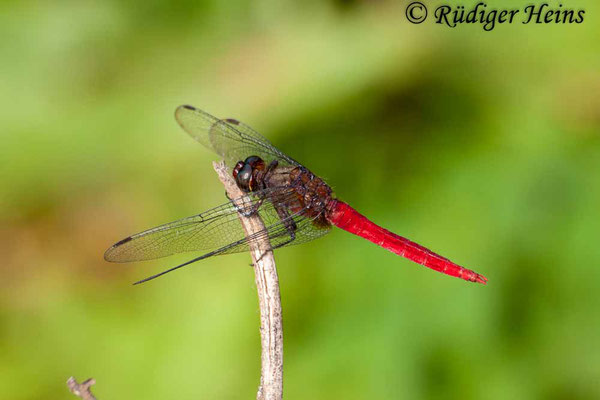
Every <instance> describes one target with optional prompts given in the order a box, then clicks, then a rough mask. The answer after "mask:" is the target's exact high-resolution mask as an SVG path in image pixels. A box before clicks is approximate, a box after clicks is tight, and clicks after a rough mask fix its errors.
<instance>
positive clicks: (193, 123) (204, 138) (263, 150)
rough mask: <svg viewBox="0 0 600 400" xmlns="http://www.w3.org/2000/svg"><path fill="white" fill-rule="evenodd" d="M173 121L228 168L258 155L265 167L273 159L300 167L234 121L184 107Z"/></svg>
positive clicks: (178, 109) (244, 126)
mask: <svg viewBox="0 0 600 400" xmlns="http://www.w3.org/2000/svg"><path fill="white" fill-rule="evenodd" d="M175 119H176V120H177V122H178V123H179V125H180V126H181V127H182V128H183V130H185V131H186V132H187V133H188V134H189V135H190V136H192V137H193V138H194V139H196V141H198V142H200V143H202V144H203V145H204V146H206V147H207V148H208V149H209V150H212V151H214V152H215V153H217V154H218V155H220V156H221V157H223V159H224V160H225V163H226V164H227V166H228V167H230V168H233V167H234V166H235V164H236V163H237V162H238V161H243V160H245V159H246V158H247V157H249V156H259V157H260V158H262V159H263V160H265V162H266V163H267V165H268V164H269V163H270V162H271V161H273V160H277V161H278V162H279V164H280V165H294V166H298V165H300V164H299V163H298V162H297V161H295V160H294V159H292V158H291V157H289V156H287V155H285V154H284V153H283V152H282V151H280V150H279V149H277V148H276V147H275V146H273V145H272V144H271V143H270V142H269V141H268V140H267V139H266V138H264V137H263V136H262V135H261V134H259V133H258V132H256V131H255V130H253V129H252V128H250V127H249V126H248V125H245V124H243V123H241V122H240V121H237V120H235V119H231V118H228V119H218V118H216V117H213V116H212V115H210V114H208V113H207V112H204V111H202V110H199V109H197V108H194V107H192V106H188V105H184V106H179V107H178V108H177V110H176V111H175Z"/></svg>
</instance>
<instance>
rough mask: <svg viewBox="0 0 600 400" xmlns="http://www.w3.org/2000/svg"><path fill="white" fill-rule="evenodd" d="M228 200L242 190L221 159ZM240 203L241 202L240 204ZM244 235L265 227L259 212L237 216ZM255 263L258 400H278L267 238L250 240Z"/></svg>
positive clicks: (278, 359) (278, 331)
mask: <svg viewBox="0 0 600 400" xmlns="http://www.w3.org/2000/svg"><path fill="white" fill-rule="evenodd" d="M213 168H214V169H215V171H216V173H217V175H218V176H219V179H220V180H221V182H222V183H223V186H225V190H226V191H227V195H228V196H229V198H230V199H234V200H233V201H234V202H235V201H236V200H235V199H239V198H243V197H244V195H245V194H244V192H242V190H241V189H240V188H239V187H238V186H237V185H236V184H235V181H234V180H233V177H232V176H231V175H230V174H229V173H228V171H227V168H226V167H225V164H224V163H223V161H221V162H219V163H213ZM240 205H241V204H240ZM239 217H240V222H241V223H242V226H243V227H244V231H245V232H246V237H248V236H250V235H252V234H254V233H256V232H260V231H262V230H263V229H264V228H265V226H264V224H263V221H262V220H261V218H260V216H259V215H258V214H254V215H250V216H243V215H241V214H240V215H239ZM249 247H250V255H251V257H252V262H253V266H254V275H255V282H256V289H257V291H258V303H259V306H260V339H261V340H260V342H261V374H260V386H259V387H258V393H257V395H256V398H257V400H281V398H282V397H283V323H282V317H281V296H280V293H279V278H278V276H277V269H276V266H275V259H274V258H273V250H272V249H271V244H270V243H269V239H268V238H265V239H262V240H259V241H252V242H250V243H249Z"/></svg>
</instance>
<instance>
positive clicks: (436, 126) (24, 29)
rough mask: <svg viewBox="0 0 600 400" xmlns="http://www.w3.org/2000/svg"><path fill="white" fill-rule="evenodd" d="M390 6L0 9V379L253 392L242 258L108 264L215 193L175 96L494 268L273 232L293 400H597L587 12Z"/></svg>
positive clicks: (416, 232) (43, 387)
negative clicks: (459, 21)
mask: <svg viewBox="0 0 600 400" xmlns="http://www.w3.org/2000/svg"><path fill="white" fill-rule="evenodd" d="M508 3H510V5H511V6H523V5H524V4H519V3H517V2H515V1H511V2H508ZM404 5H405V3H404V2H395V1H374V2H370V1H349V2H348V1H339V0H338V1H330V2H320V1H303V2H291V1H283V2H275V1H266V0H260V1H252V2H250V1H239V0H238V1H228V2H221V1H216V0H213V1H202V2H198V1H188V2H178V3H173V2H167V1H158V0H153V1H146V2H134V1H121V2H119V1H97V2H94V1H84V2H78V1H58V2H47V3H39V2H5V3H4V4H3V5H2V6H0V53H1V54H2V62H0V71H1V73H0V87H2V90H0V106H1V107H0V127H1V130H0V135H1V136H2V145H1V146H0V156H1V161H0V179H1V181H2V187H3V189H2V191H1V192H0V197H1V207H0V218H1V219H2V224H1V226H0V235H1V237H0V251H1V254H2V256H3V259H4V261H3V263H2V266H3V267H2V277H3V285H2V286H3V289H2V291H0V398H3V399H14V400H26V399H38V398H68V397H69V396H70V395H69V394H68V393H66V386H65V383H64V382H65V381H66V379H67V378H68V377H69V376H70V375H76V376H77V377H78V378H80V379H83V378H86V377H88V376H93V377H94V378H96V380H97V381H98V385H97V386H96V387H95V388H94V389H95V392H96V394H97V395H98V397H99V398H100V399H109V398H145V399H167V398H179V399H188V398H189V399H191V398H215V399H216V398H218V399H242V398H252V397H253V396H254V394H255V390H256V386H257V383H258V376H259V360H260V358H259V352H260V349H259V337H258V329H257V328H258V306H257V300H256V294H255V289H254V283H253V273H252V270H251V268H249V267H248V263H249V257H248V256H247V255H244V254H242V255H233V256H226V257H220V258H215V259H212V260H208V261H204V262H202V263H198V264H195V265H194V266H191V267H188V268H186V269H185V270H182V271H179V272H177V273H173V274H170V275H168V276H166V277H165V278H162V279H160V280H159V281H155V282H151V283H149V284H145V285H142V286H140V287H132V286H130V283H131V282H133V281H135V280H137V279H140V278H143V277H145V276H148V275H151V274H152V273H154V272H156V271H159V270H161V269H165V268H166V267H169V266H172V265H175V263H177V262H178V261H182V260H185V259H186V258H187V257H189V255H185V256H176V257H173V258H169V259H163V260H157V261H152V262H147V263H139V264H135V265H109V264H107V263H105V262H104V261H103V260H102V253H103V251H104V250H105V248H107V247H108V246H109V245H110V244H112V243H113V242H114V241H116V240H118V239H121V238H123V237H124V236H127V235H129V234H131V233H134V232H137V231H140V230H143V229H145V228H148V227H151V226H154V225H158V224H160V223H163V222H167V221H170V220H174V219H177V218H181V217H185V216H188V215H193V214H196V213H198V212H201V211H203V210H205V209H207V208H210V207H212V206H215V205H217V204H220V203H221V202H223V201H224V200H225V198H224V196H223V189H222V187H221V186H220V184H219V183H218V180H217V178H216V175H215V174H214V172H213V171H212V169H211V166H210V160H212V159H214V156H213V155H212V154H209V153H208V152H207V151H206V150H205V149H204V148H202V147H201V146H199V145H197V144H196V143H195V142H193V141H192V140H190V138H189V137H186V135H185V133H183V132H182V131H181V130H180V129H179V127H178V126H177V125H176V123H175V122H174V120H173V111H174V109H175V107H176V106H177V105H179V104H182V103H189V104H193V105H195V106H198V107H200V108H203V109H206V110H207V111H209V112H211V113H213V114H215V115H218V116H223V117H235V118H239V119H241V120H243V121H245V122H247V123H249V124H250V125H252V126H253V127H255V128H256V129H257V130H259V131H261V132H263V134H264V135H265V136H267V137H268V138H269V139H270V140H271V141H272V142H273V143H274V144H275V145H277V146H278V147H279V148H281V149H282V150H284V151H286V152H287V153H289V154H290V155H291V156H292V157H294V158H296V159H298V160H300V161H301V162H303V163H304V164H305V165H306V166H308V167H309V168H311V169H312V170H313V171H314V172H315V173H317V174H319V175H321V176H323V177H324V178H326V179H327V181H328V182H329V183H330V184H331V185H332V186H333V187H334V189H335V191H336V193H337V195H338V196H339V197H341V198H342V199H344V200H345V201H347V202H349V203H350V204H352V205H354V206H355V207H356V208H357V209H358V210H359V211H361V212H363V213H365V214H367V215H368V216H370V217H371V218H372V219H373V220H375V221H376V222H379V223H381V224H382V225H384V226H386V227H388V228H390V229H391V230H393V231H396V232H397V233H399V234H402V235H405V236H407V237H409V238H412V239H413V240H415V241H417V242H420V243H422V244H424V245H426V246H428V247H430V248H432V249H434V250H436V251H439V252H440V253H441V254H443V255H446V256H447V257H449V258H451V259H453V260H455V261H456V262H458V263H460V264H463V265H465V266H468V267H471V268H473V269H475V270H477V271H478V272H480V273H482V274H484V275H486V276H487V277H488V278H489V285H488V286H487V287H483V286H480V285H473V284H468V283H466V282H463V281H460V280H458V279H452V278H449V277H446V276H443V275H441V274H436V273H433V272H430V271H428V270H426V269H425V268H423V267H418V266H416V265H414V264H412V263H410V262H408V261H405V260H402V259H400V258H398V257H397V256H394V255H393V254H391V253H388V252H385V251H383V250H381V249H379V248H377V247H376V246H373V245H371V244H369V243H367V242H365V241H362V240H360V239H358V238H355V237H351V235H349V234H346V233H344V232H341V231H334V232H333V233H332V234H330V235H328V236H327V237H325V238H323V239H321V240H319V241H317V242H314V243H310V244H306V245H303V246H298V247H292V248H289V249H283V250H280V251H278V252H277V254H276V259H277V261H278V267H279V272H280V279H281V283H282V298H283V308H284V326H285V384H284V386H285V395H286V398H289V399H301V398H303V399H308V398H310V399H332V398H340V399H365V398H381V399H388V398H389V399H392V398H394V399H395V398H403V399H507V398H511V399H552V400H559V399H594V398H599V397H600V384H599V382H600V372H599V371H600V347H599V346H598V345H597V343H598V338H599V337H600V318H599V314H598V310H599V309H600V297H599V296H598V293H599V292H600V246H599V245H598V238H599V237H600V235H599V234H600V212H599V211H598V210H599V207H598V205H599V200H600V74H599V71H600V46H599V44H598V37H600V29H599V25H598V23H597V20H598V16H597V15H598V13H599V12H600V10H599V9H598V6H597V5H596V4H570V6H573V7H584V8H585V9H586V17H587V19H586V21H585V22H584V23H583V24H581V25H565V26H563V25H549V26H543V25H540V26H534V25H521V24H514V25H504V26H499V27H497V28H496V29H495V30H493V31H491V32H483V30H482V29H481V27H480V26H478V25H475V26H461V27H458V28H455V29H450V28H447V27H442V26H436V25H433V24H431V23H430V21H428V23H424V24H422V25H410V24H408V23H407V22H406V20H405V18H404V15H403V13H404V9H403V6H404ZM494 6H496V7H502V6H505V4H503V3H502V2H496V3H495V4H494Z"/></svg>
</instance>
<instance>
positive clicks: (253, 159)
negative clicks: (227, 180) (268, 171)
mask: <svg viewBox="0 0 600 400" xmlns="http://www.w3.org/2000/svg"><path fill="white" fill-rule="evenodd" d="M264 170H265V162H264V161H263V160H262V158H260V157H258V156H250V157H248V158H246V160H244V161H238V162H237V164H235V168H234V169H233V177H234V178H235V181H236V183H237V185H238V186H239V187H240V189H242V190H243V191H245V192H251V191H253V190H255V189H256V188H257V176H256V175H257V173H258V172H260V171H264Z"/></svg>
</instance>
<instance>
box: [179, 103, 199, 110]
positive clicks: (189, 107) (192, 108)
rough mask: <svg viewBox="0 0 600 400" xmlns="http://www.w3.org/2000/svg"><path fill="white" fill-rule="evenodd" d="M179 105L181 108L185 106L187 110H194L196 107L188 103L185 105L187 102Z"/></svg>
mask: <svg viewBox="0 0 600 400" xmlns="http://www.w3.org/2000/svg"><path fill="white" fill-rule="evenodd" d="M181 107H183V108H187V109H188V110H192V111H196V108H195V107H192V106H190V105H187V104H184V105H182V106H181Z"/></svg>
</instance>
